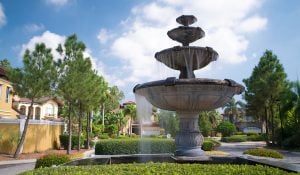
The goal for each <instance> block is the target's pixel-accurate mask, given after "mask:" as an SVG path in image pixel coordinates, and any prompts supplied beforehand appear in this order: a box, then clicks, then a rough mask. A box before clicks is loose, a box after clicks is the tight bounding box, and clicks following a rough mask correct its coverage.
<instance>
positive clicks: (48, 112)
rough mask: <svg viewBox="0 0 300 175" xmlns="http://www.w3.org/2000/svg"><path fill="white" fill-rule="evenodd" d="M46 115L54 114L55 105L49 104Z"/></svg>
mask: <svg viewBox="0 0 300 175" xmlns="http://www.w3.org/2000/svg"><path fill="white" fill-rule="evenodd" d="M46 115H47V116H54V105H53V104H48V105H47V108H46Z"/></svg>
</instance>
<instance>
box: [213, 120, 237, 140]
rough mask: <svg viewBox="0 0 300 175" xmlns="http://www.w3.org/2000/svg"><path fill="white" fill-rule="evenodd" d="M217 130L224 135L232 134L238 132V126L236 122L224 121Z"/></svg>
mask: <svg viewBox="0 0 300 175" xmlns="http://www.w3.org/2000/svg"><path fill="white" fill-rule="evenodd" d="M217 131H218V132H220V133H222V137H228V136H231V135H232V134H233V133H234V132H236V127H235V125H234V124H232V123H230V122H228V121H222V122H221V123H220V124H219V125H218V127H217Z"/></svg>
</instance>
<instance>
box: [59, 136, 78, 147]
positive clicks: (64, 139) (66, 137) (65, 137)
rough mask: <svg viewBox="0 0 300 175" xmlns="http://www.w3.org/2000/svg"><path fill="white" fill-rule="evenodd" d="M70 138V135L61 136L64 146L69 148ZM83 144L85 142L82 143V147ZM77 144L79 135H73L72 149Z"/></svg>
mask: <svg viewBox="0 0 300 175" xmlns="http://www.w3.org/2000/svg"><path fill="white" fill-rule="evenodd" d="M68 139H69V136H68V135H60V136H59V140H60V144H61V145H62V146H63V147H64V149H67V148H68ZM81 139H82V138H81ZM82 145H83V143H81V147H82ZM77 146H78V136H77V135H72V148H71V149H74V148H75V147H77Z"/></svg>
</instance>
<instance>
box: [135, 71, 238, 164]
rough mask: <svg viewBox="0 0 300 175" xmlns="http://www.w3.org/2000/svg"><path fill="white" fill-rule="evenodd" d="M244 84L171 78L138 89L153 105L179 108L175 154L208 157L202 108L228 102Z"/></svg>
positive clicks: (209, 108)
mask: <svg viewBox="0 0 300 175" xmlns="http://www.w3.org/2000/svg"><path fill="white" fill-rule="evenodd" d="M243 91H244V87H243V86H242V85H240V84H237V83H236V82H235V81H233V80H229V79H225V80H216V79H203V78H192V79H176V78H175V77H171V78H167V79H166V80H159V81H153V82H148V83H144V84H141V85H137V86H135V88H134V93H136V94H138V95H141V96H144V97H145V98H146V99H147V100H148V101H149V102H150V103H151V104H152V105H153V106H156V107H158V108H160V109H165V110H169V111H176V113H177V115H178V116H179V132H178V133H177V134H176V138H175V141H176V152H175V156H185V157H199V158H200V157H201V159H207V156H206V155H205V152H204V151H203V150H202V149H201V146H202V143H203V141H204V138H203V136H202V134H201V132H200V130H199V125H198V118H199V113H200V111H208V110H212V109H216V108H219V107H222V106H224V104H226V103H227V102H229V101H230V99H231V98H232V96H233V95H235V94H240V93H242V92H243Z"/></svg>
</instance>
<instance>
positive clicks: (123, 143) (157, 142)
mask: <svg viewBox="0 0 300 175" xmlns="http://www.w3.org/2000/svg"><path fill="white" fill-rule="evenodd" d="M173 152H175V142H174V140H173V139H152V138H145V139H110V140H100V141H99V142H97V143H96V146H95V154H96V155H114V154H156V153H173Z"/></svg>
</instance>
